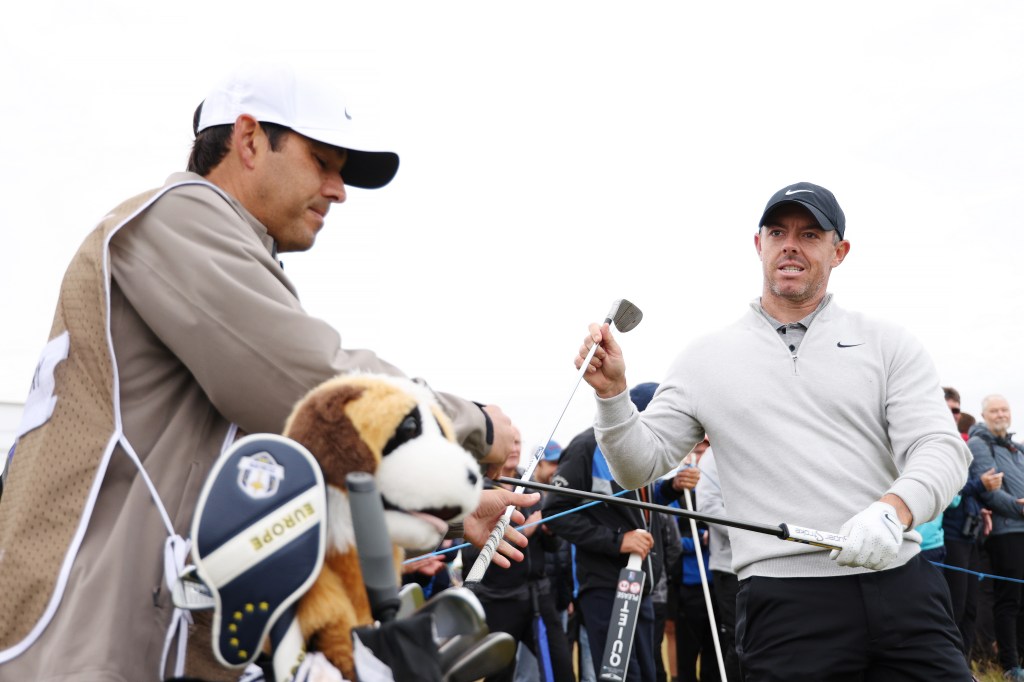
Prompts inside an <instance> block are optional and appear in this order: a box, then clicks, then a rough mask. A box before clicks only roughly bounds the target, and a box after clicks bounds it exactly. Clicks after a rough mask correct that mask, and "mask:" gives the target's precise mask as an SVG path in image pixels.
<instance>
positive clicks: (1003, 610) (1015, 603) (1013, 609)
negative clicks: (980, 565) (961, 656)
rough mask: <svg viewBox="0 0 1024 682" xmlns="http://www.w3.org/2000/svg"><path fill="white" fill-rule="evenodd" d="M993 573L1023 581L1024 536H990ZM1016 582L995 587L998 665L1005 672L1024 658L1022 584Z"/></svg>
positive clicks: (1004, 582) (994, 584)
mask: <svg viewBox="0 0 1024 682" xmlns="http://www.w3.org/2000/svg"><path fill="white" fill-rule="evenodd" d="M985 546H986V548H987V549H988V554H989V557H990V558H991V559H992V572H993V573H995V574H996V575H998V576H1001V577H1004V578H1013V579H1015V580H1021V579H1024V533H1007V534H1005V535H990V536H989V538H988V540H986V541H985ZM1015 580H996V581H994V582H993V583H992V592H993V596H994V598H995V603H994V604H993V609H992V622H993V625H994V626H995V631H996V643H998V644H999V665H1001V666H1002V667H1003V670H1009V669H1010V668H1016V667H1017V666H1019V665H1020V661H1021V657H1022V656H1024V607H1022V603H1021V589H1020V588H1021V584H1020V583H1019V582H1015Z"/></svg>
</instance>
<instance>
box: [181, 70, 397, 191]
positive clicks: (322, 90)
mask: <svg viewBox="0 0 1024 682" xmlns="http://www.w3.org/2000/svg"><path fill="white" fill-rule="evenodd" d="M199 106H200V111H199V117H198V120H197V121H196V125H195V130H194V132H195V134H196V135H198V134H199V133H200V132H201V131H203V130H206V129H207V128H209V127H211V126H216V125H225V124H227V125H234V123H235V120H236V119H237V118H238V117H239V116H241V115H242V114H249V115H250V116H252V117H253V118H255V119H256V120H257V121H261V122H264V123H276V124H278V125H282V126H285V127H286V128H290V129H291V130H294V131H295V132H297V133H299V134H300V135H305V136H306V137H308V138H311V139H313V140H316V141H318V142H323V143H324V144H329V145H332V146H334V147H341V148H343V149H347V150H348V160H347V161H346V162H345V167H344V168H343V169H342V171H341V175H342V178H343V179H344V180H345V184H347V185H351V186H353V187H362V188H365V189H377V188H379V187H383V186H384V185H386V184H388V183H389V182H391V179H392V178H394V177H395V173H397V172H398V154H395V153H394V152H385V151H379V150H378V149H379V147H378V145H377V144H376V143H374V142H373V140H371V137H370V134H369V131H368V130H367V129H366V127H365V125H364V124H359V123H356V121H355V119H354V117H353V115H352V113H351V111H350V110H349V107H348V106H347V105H346V102H345V98H344V97H343V96H341V95H340V94H339V93H336V92H333V91H331V90H330V88H328V87H325V86H324V85H323V84H321V83H319V82H315V81H312V80H309V79H306V78H304V77H302V76H300V75H299V74H297V73H296V72H295V71H294V70H293V69H292V68H290V67H288V66H286V65H283V64H250V65H246V66H243V67H241V68H239V69H237V70H236V71H235V72H234V73H232V74H231V75H230V76H228V77H227V78H226V79H224V80H223V81H222V82H221V83H220V84H219V85H217V87H215V88H214V89H213V90H212V91H210V94H208V95H207V96H206V99H205V100H203V103H202V104H200V105H199Z"/></svg>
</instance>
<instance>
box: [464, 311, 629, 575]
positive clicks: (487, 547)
mask: <svg viewBox="0 0 1024 682" xmlns="http://www.w3.org/2000/svg"><path fill="white" fill-rule="evenodd" d="M616 304H618V301H616ZM614 315H615V307H614V306H613V308H612V310H611V311H609V313H608V316H607V317H605V319H604V322H605V324H611V322H612V319H613V317H614ZM597 346H598V344H596V343H595V344H594V345H592V346H591V347H590V352H589V353H587V358H586V359H585V360H584V361H583V364H582V365H580V370H579V373H578V374H577V375H576V383H574V384H573V385H572V393H570V394H569V399H568V400H567V401H565V407H563V408H562V413H561V414H559V415H558V420H557V421H556V422H555V426H554V428H552V429H551V435H550V436H548V439H547V440H546V441H544V443H543V444H542V445H541V446H540V447H538V448H537V451H536V452H535V453H534V455H533V459H532V460H531V461H530V465H529V466H528V467H527V468H526V471H525V472H524V473H523V479H525V480H527V481H528V480H530V478H532V477H533V471H534V469H536V468H537V463H538V462H540V460H541V458H542V457H543V456H544V448H545V447H546V446H547V444H548V442H549V441H550V440H551V439H552V438H554V437H555V431H557V430H558V425H559V424H561V423H562V417H564V416H565V413H566V411H567V410H568V409H569V405H570V404H571V403H572V399H573V396H575V395H576V389H577V388H579V387H580V382H581V381H582V380H583V375H584V374H586V373H587V367H589V366H590V361H591V360H592V359H593V357H594V353H596V352H597ZM523 490H524V488H523V486H522V485H517V486H516V489H515V493H516V494H517V495H518V494H521V493H522V492H523ZM514 509H515V507H514V506H513V505H509V506H508V507H507V508H506V509H505V513H504V514H502V516H501V518H500V519H498V523H497V525H495V526H494V530H492V531H491V534H490V535H489V536H488V537H487V542H486V543H484V546H483V548H481V550H480V554H479V555H477V557H476V561H475V562H473V567H472V568H470V569H469V573H468V574H467V575H466V579H465V580H464V581H463V584H467V585H474V584H476V583H479V582H480V581H481V580H482V579H483V577H484V574H485V573H486V572H487V567H488V566H490V565H491V559H493V558H494V553H495V552H496V551H497V550H498V545H499V544H501V539H502V538H503V537H505V530H506V529H507V528H508V526H509V524H510V523H511V522H512V512H513V510H514Z"/></svg>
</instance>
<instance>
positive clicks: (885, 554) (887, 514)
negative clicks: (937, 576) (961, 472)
mask: <svg viewBox="0 0 1024 682" xmlns="http://www.w3.org/2000/svg"><path fill="white" fill-rule="evenodd" d="M886 498H889V499H891V500H893V501H896V502H898V503H899V504H900V506H901V507H903V510H904V516H906V517H909V515H910V510H909V509H907V508H906V505H904V504H903V502H902V500H899V498H896V497H895V496H892V495H887V496H886ZM883 499H884V498H883ZM908 520H909V518H908ZM904 528H905V526H904V524H903V523H902V522H901V520H900V515H899V513H898V512H897V511H896V507H895V506H893V505H892V504H889V503H888V502H884V501H882V500H879V501H877V502H872V503H871V504H870V505H869V506H868V508H867V509H865V510H864V511H862V512H860V513H859V514H857V515H855V516H854V517H853V518H851V519H850V520H849V521H847V522H846V523H845V524H843V527H842V528H840V529H839V534H840V535H845V536H846V542H845V547H844V548H843V549H841V550H839V549H833V550H832V552H831V553H830V554H829V558H830V559H834V560H835V561H836V563H838V564H839V565H840V566H854V567H856V566H863V567H864V568H870V569H872V570H875V571H880V570H882V569H883V568H886V567H887V566H888V565H889V564H891V563H892V562H893V561H894V560H895V559H896V555H897V554H898V553H899V551H900V545H901V544H902V543H903V538H904ZM911 533H913V534H915V535H917V538H918V540H920V537H921V536H920V534H917V533H916V531H911V532H910V533H907V534H906V535H907V536H911Z"/></svg>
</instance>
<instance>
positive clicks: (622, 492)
mask: <svg viewBox="0 0 1024 682" xmlns="http://www.w3.org/2000/svg"><path fill="white" fill-rule="evenodd" d="M628 492H631V491H629V490H620V491H619V492H617V493H615V494H614V495H612V497H619V496H620V495H625V494H626V493H628ZM595 504H603V503H602V502H600V501H595V502H587V503H586V504H581V505H580V506H578V507H573V508H572V509H567V510H565V511H564V512H559V513H558V514H555V515H554V516H547V517H545V518H543V519H541V520H540V521H534V522H533V523H524V524H523V525H521V526H516V530H518V531H522V530H523V529H524V528H532V527H533V526H536V525H539V524H541V523H547V522H548V521H551V520H553V519H557V518H560V517H562V516H566V515H568V514H575V513H576V512H579V511H583V510H584V509H587V508H589V507H593V506H594V505H595ZM469 546H470V543H468V542H463V543H462V544H461V545H455V546H453V547H448V548H446V549H439V550H437V551H434V552H430V553H428V554H421V555H419V556H416V557H413V558H411V559H406V560H405V561H403V562H402V564H403V565H405V564H411V563H413V562H415V561H420V560H422V559H427V558H429V557H432V556H438V555H441V554H448V553H449V552H457V551H459V550H460V549H464V548H466V547H469ZM928 563H930V564H932V565H933V566H938V567H939V568H944V569H948V570H950V571H959V572H961V573H967V574H968V575H974V576H977V577H978V582H981V581H982V580H985V579H986V578H991V579H992V580H1006V581H1009V582H1014V583H1021V584H1024V579H1020V578H1007V577H1006V576H1001V575H995V574H993V573H981V572H979V571H972V570H970V569H968V568H961V567H960V566H950V565H948V564H943V563H939V562H938V561H929V562H928Z"/></svg>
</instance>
